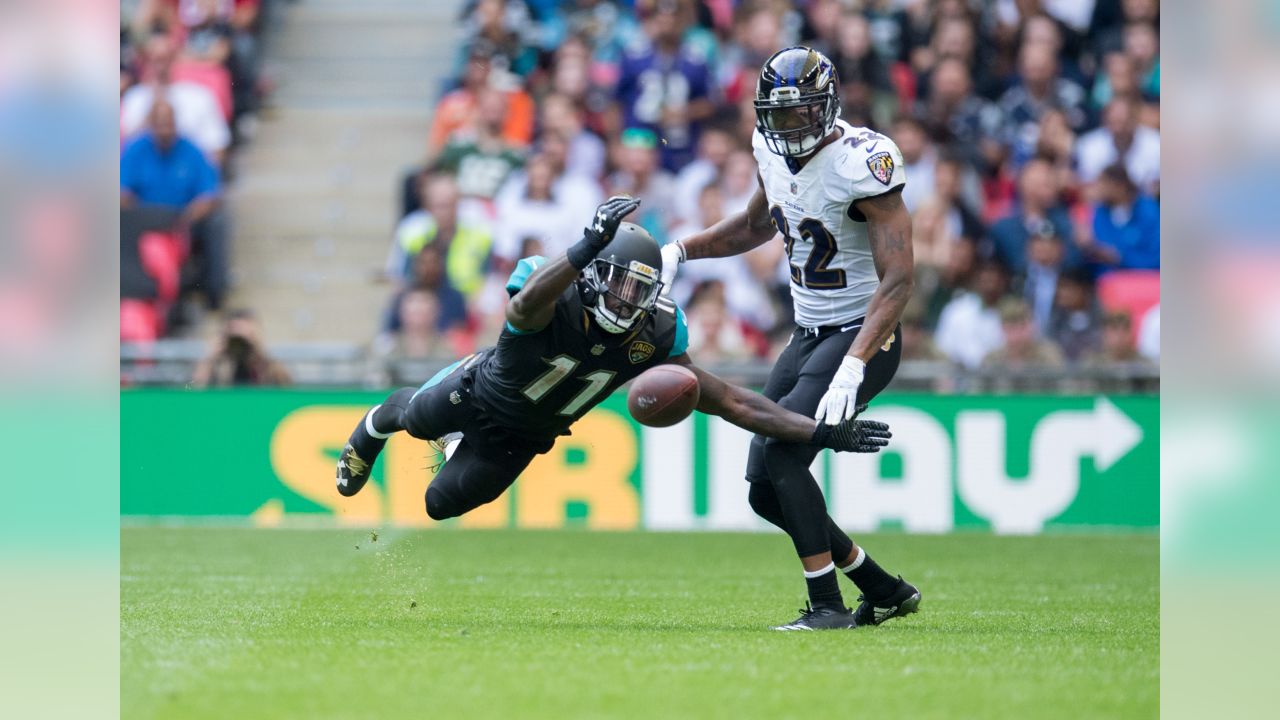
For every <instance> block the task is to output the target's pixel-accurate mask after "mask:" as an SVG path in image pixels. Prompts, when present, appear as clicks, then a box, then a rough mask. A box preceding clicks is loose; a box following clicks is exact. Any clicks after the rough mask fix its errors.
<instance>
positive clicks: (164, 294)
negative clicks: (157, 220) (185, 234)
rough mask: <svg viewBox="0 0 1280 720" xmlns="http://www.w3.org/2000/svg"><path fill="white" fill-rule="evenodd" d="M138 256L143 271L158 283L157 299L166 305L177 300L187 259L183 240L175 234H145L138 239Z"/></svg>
mask: <svg viewBox="0 0 1280 720" xmlns="http://www.w3.org/2000/svg"><path fill="white" fill-rule="evenodd" d="M138 256H139V259H140V260H141V262H142V267H143V269H144V270H145V271H146V273H147V274H148V275H150V276H151V277H152V278H153V279H155V281H156V291H157V295H156V299H157V300H158V301H159V302H160V303H162V304H165V305H167V304H170V303H172V302H173V301H174V300H177V299H178V291H179V289H180V282H181V273H182V262H183V260H184V259H185V258H186V249H185V247H184V243H183V241H182V238H181V237H179V236H178V235H176V234H174V233H165V232H147V233H143V234H142V237H141V238H139V239H138Z"/></svg>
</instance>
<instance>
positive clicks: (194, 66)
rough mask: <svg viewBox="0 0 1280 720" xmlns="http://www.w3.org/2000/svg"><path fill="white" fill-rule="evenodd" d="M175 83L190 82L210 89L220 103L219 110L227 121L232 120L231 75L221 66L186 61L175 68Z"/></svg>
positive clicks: (177, 64)
mask: <svg viewBox="0 0 1280 720" xmlns="http://www.w3.org/2000/svg"><path fill="white" fill-rule="evenodd" d="M173 80H174V82H189V83H194V84H196V85H200V86H201V87H204V88H208V90H209V92H211V93H213V98H214V99H215V100H217V101H218V109H220V110H221V111H222V116H223V118H224V119H226V120H230V119H231V115H232V113H233V112H234V110H235V104H234V100H233V99H232V95H231V73H230V72H228V71H227V69H226V68H224V67H222V66H221V65H214V64H212V63H205V62H194V61H191V60H184V61H181V62H178V63H176V64H175V65H174V66H173Z"/></svg>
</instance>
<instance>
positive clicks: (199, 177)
mask: <svg viewBox="0 0 1280 720" xmlns="http://www.w3.org/2000/svg"><path fill="white" fill-rule="evenodd" d="M219 195H220V187H219V181H218V170H217V169H216V168H215V167H214V166H213V165H212V164H211V163H210V162H209V160H208V159H207V158H206V157H205V155H204V153H203V152H201V151H200V149H199V148H198V147H196V146H195V144H194V143H192V142H191V141H190V140H187V139H186V138H183V137H181V136H179V135H178V128H177V123H176V122H175V120H174V114H173V107H172V106H171V105H169V103H167V102H165V101H164V100H158V101H156V103H155V104H154V105H152V107H151V112H150V113H149V115H148V119H147V132H145V133H143V134H142V135H141V136H139V137H138V138H137V139H135V140H134V141H133V142H131V143H129V144H128V145H127V146H126V147H125V149H124V153H123V154H122V155H121V157H120V207H122V208H126V209H128V208H133V207H137V206H139V205H158V206H163V207H170V208H173V209H175V210H178V211H179V213H180V221H179V222H180V224H181V225H183V226H186V227H189V228H190V231H191V240H192V245H193V247H192V250H193V253H194V254H195V255H196V256H197V257H198V258H199V259H200V261H201V262H200V267H201V273H200V275H201V277H200V280H199V281H198V285H199V287H200V288H201V289H202V290H203V291H204V294H205V297H206V299H207V301H208V304H209V307H210V309H213V310H217V309H218V308H220V307H221V306H222V299H223V296H224V295H225V293H226V287H227V267H228V262H227V260H228V259H227V230H226V225H227V223H226V217H225V214H224V213H223V212H222V211H221V210H220V204H219Z"/></svg>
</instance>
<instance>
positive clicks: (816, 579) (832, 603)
mask: <svg viewBox="0 0 1280 720" xmlns="http://www.w3.org/2000/svg"><path fill="white" fill-rule="evenodd" d="M811 575H813V573H809V572H806V573H805V574H804V583H805V585H808V586H809V603H810V604H811V605H813V607H814V609H817V608H820V607H830V608H840V609H843V608H844V598H843V597H841V595H840V583H839V582H837V580H836V568H835V566H834V565H831V566H829V567H827V568H825V569H823V570H819V571H818V574H817V575H816V576H813V577H811Z"/></svg>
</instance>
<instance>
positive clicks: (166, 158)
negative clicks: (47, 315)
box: [120, 0, 270, 341]
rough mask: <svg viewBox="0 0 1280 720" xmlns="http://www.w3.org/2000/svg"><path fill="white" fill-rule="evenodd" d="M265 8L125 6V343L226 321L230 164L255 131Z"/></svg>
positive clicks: (158, 2)
mask: <svg viewBox="0 0 1280 720" xmlns="http://www.w3.org/2000/svg"><path fill="white" fill-rule="evenodd" d="M268 2H270V0H125V1H124V2H123V3H122V4H121V15H120V18H121V29H120V211H121V224H120V232H121V274H120V284H121V287H120V291H121V340H123V341H146V340H152V339H155V338H157V337H161V336H164V335H169V334H172V333H173V332H175V331H176V330H178V329H180V328H181V327H183V326H184V325H187V324H191V323H192V322H194V318H193V314H195V316H196V317H198V313H199V311H200V310H201V309H209V310H220V309H222V306H223V302H224V300H225V298H226V294H227V290H228V272H229V268H230V258H229V255H230V232H231V230H230V228H231V218H230V217H229V213H228V211H227V208H226V206H225V204H224V202H223V186H224V182H225V181H226V180H227V179H228V178H229V175H230V172H231V168H232V167H233V166H232V163H231V160H232V154H233V152H234V150H235V148H236V147H237V145H238V144H240V143H241V142H242V141H243V140H244V139H245V138H246V137H247V135H248V134H249V133H251V131H252V128H253V122H254V117H255V115H254V113H255V111H256V110H257V106H258V103H259V100H260V98H261V95H262V91H263V87H264V83H263V82H262V78H261V60H260V58H261V48H260V37H261V30H262V25H263V22H262V16H263V12H264V8H265V6H266V4H267V3H268Z"/></svg>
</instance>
